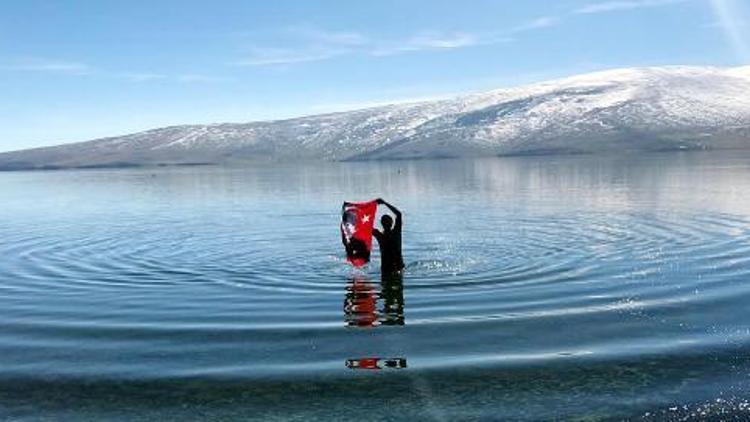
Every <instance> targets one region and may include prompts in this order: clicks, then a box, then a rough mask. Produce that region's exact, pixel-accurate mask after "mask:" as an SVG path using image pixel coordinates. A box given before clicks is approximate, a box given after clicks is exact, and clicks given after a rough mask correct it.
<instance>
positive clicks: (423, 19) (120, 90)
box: [0, 0, 750, 151]
mask: <svg viewBox="0 0 750 422" xmlns="http://www.w3.org/2000/svg"><path fill="white" fill-rule="evenodd" d="M749 3H750V2H747V1H745V0H599V1H597V0H557V1H548V0H544V1H542V0H525V1H516V0H513V1H510V0H509V1H499V0H471V1H467V0H464V1H441V0H378V1H367V2H366V1H352V0H330V1H301V0H296V1H293V0H275V1H251V0H237V1H223V0H217V1H214V2H205V1H193V0H180V1H158V0H150V1H138V0H130V1H119V0H118V1H115V0H92V1H54V2H51V1H36V0H18V1H12V0H6V1H3V3H2V5H0V127H2V128H3V130H2V131H1V132H0V151H7V150H15V149H22V148H29V147H35V146H43V145H53V144H58V143H65V142H73V141H82V140H88V139H92V138H96V137H102V136H110V135H118V134H124V133H129V132H134V131H138V130H144V129H149V128H154V127H160V126H166V125H173V124H185V123H212V122H226V121H233V122H244V121H252V120H265V119H277V118H285V117H292V116H298V115H304V114H315V113H322V112H328V111H336V110H346V109H352V108H358V107H365V106H370V105H376V104H382V103H389V102H402V101H411V100H420V99H429V98H438V97H445V96H450V95H455V94H460V93H466V92H474V91H481V90H486V89H493V88H500V87H506V86H514V85H519V84H523V83H528V82H533V81H539V80H544V79H550V78H555V77H560V76H566V75H570V74H576V73H582V72H588V71H594V70H599V69H607V68H613V67H624V66H644V65H668V64H695V65H716V66H734V65H740V64H747V63H750V47H748V46H749V45H750V21H749V20H748V16H750V14H748V10H750V4H749Z"/></svg>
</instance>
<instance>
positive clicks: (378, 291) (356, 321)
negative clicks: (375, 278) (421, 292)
mask: <svg viewBox="0 0 750 422" xmlns="http://www.w3.org/2000/svg"><path fill="white" fill-rule="evenodd" d="M344 316H345V321H346V325H348V326H350V327H375V326H378V325H404V283H403V278H402V276H401V275H400V274H398V275H392V276H383V278H382V279H381V282H380V284H379V285H376V284H374V283H371V282H370V281H368V280H367V279H366V278H364V276H361V275H358V276H354V277H353V278H352V279H351V280H349V282H348V283H347V286H346V297H345V299H344Z"/></svg>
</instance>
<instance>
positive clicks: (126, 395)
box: [0, 152, 750, 421]
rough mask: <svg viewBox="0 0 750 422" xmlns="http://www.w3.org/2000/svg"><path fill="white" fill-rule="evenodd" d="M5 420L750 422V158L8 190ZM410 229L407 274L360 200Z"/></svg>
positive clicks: (320, 168) (85, 174)
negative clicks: (343, 223)
mask: <svg viewBox="0 0 750 422" xmlns="http://www.w3.org/2000/svg"><path fill="white" fill-rule="evenodd" d="M0 195H1V196H0V201H1V202H0V256H2V258H1V260H0V360H1V364H0V416H2V418H3V419H14V420H15V419H18V420H37V419H43V418H55V419H63V420H102V419H118V418H119V419H127V420H173V419H182V420H184V419H221V418H224V419H257V420H274V419H295V420H310V419H311V418H317V419H322V420H353V419H362V420H393V419H411V420H437V421H451V420H456V419H471V420H496V419H500V420H502V419H521V420H524V419H525V420H539V419H591V420H598V419H639V420H642V419H645V420H649V419H655V420H660V419H665V418H672V419H681V418H687V419H691V418H693V419H703V418H706V417H713V418H716V419H722V418H739V419H744V418H750V378H749V376H750V315H748V309H749V307H750V154H749V153H740V152H727V153H663V154H650V155H643V156H623V157H585V156H578V157H519V158H488V159H479V160H436V161H397V162H359V163H326V164H295V165H282V164H280V165H274V166H260V167H256V168H241V169H240V168H214V167H191V168H160V169H155V170H87V171H60V172H18V173H2V174H0ZM378 196H382V197H383V198H385V199H386V200H389V201H391V202H392V203H393V204H395V205H397V206H398V207H400V208H401V209H402V211H403V213H404V255H405V256H404V259H405V261H406V263H407V269H406V272H405V275H404V277H403V280H402V281H400V280H390V281H387V282H386V283H381V280H380V276H379V267H378V264H379V256H378V254H377V252H376V253H375V254H374V258H373V262H372V263H371V264H370V266H369V268H365V269H364V270H362V271H357V270H354V269H352V268H351V267H350V266H349V265H348V264H347V263H346V262H345V261H344V259H343V258H344V250H343V247H342V246H341V243H340V237H339V232H338V223H339V220H340V214H339V213H340V207H341V202H342V201H344V200H351V201H359V200H369V199H373V198H375V197H378Z"/></svg>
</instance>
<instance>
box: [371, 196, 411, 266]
mask: <svg viewBox="0 0 750 422" xmlns="http://www.w3.org/2000/svg"><path fill="white" fill-rule="evenodd" d="M377 203H378V205H385V206H386V207H388V209H390V210H391V212H392V213H393V214H394V215H395V216H396V222H395V224H394V222H393V218H392V217H391V216H390V215H388V214H386V215H384V216H383V217H381V218H380V224H381V225H382V226H383V230H382V231H380V230H378V229H373V231H372V234H373V236H375V239H377V240H378V245H379V246H380V261H381V262H380V272H381V274H383V275H384V276H385V275H400V274H401V271H402V270H403V269H404V258H403V256H402V255H401V211H399V210H398V208H396V207H394V206H393V205H391V204H389V203H387V202H385V201H384V200H383V198H378V199H377Z"/></svg>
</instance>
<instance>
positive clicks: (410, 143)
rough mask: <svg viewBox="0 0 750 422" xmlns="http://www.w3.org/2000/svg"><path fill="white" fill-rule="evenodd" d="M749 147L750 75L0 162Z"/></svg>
mask: <svg viewBox="0 0 750 422" xmlns="http://www.w3.org/2000/svg"><path fill="white" fill-rule="evenodd" d="M748 147H750V67H741V68H729V69H726V68H712V67H677V66H675V67H659V68H639V69H620V70H611V71H605V72H598V73H592V74H586V75H581V76H576V77H571V78H567V79H562V80H557V81H552V82H545V83H538V84H534V85H530V86H525V87H519V88H512V89H502V90H496V91H490V92H486V93H481V94H474V95H468V96H464V97H459V98H456V99H451V100H442V101H433V102H423V103H415V104H401V105H392V106H384V107H377V108H372V109H366V110H357V111H351V112H343V113H334V114H326V115H319V116H310V117H301V118H296V119H290V120H281V121H271V122H255V123H243V124H235V123H225V124H215V125H186V126H175V127H168V128H162V129H154V130H150V131H146V132H141V133H136V134H132V135H127V136H120V137H113V138H105V139H98V140H94V141H89V142H82V143H76V144H68V145H61V146H56V147H50V148H39V149H33V150H25V151H16V152H10V153H4V154H0V169H28V168H65V167H97V166H129V165H158V164H198V163H200V164H203V163H211V164H221V163H233V162H246V161H257V160H263V161H268V160H270V161H277V160H300V159H314V160H348V159H397V158H430V157H454V156H480V155H507V154H543V153H596V152H612V151H655V150H671V149H723V148H748Z"/></svg>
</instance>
